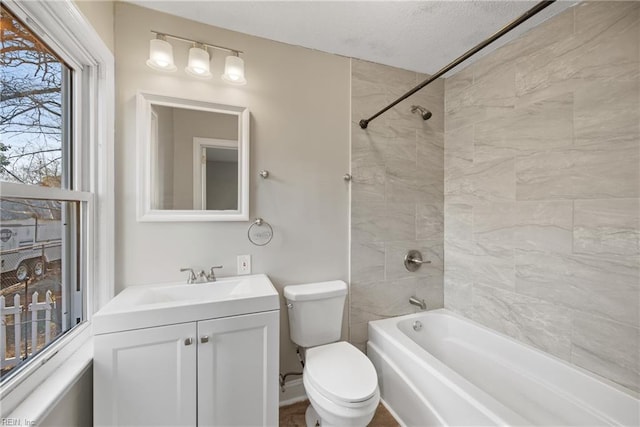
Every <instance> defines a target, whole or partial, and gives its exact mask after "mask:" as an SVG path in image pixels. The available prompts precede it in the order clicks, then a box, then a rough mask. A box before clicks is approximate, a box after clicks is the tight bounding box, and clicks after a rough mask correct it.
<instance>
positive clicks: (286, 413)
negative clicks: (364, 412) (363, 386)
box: [280, 400, 400, 427]
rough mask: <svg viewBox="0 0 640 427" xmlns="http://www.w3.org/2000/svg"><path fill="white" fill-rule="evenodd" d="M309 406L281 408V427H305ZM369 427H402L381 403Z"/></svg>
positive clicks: (305, 404) (297, 404)
mask: <svg viewBox="0 0 640 427" xmlns="http://www.w3.org/2000/svg"><path fill="white" fill-rule="evenodd" d="M307 406H309V401H308V400H304V401H302V402H298V403H294V404H292V405H288V406H283V407H281V408H280V427H305V422H304V413H305V411H306V410H307ZM369 427H400V424H398V422H397V421H396V420H395V418H393V416H392V415H391V414H390V413H389V411H387V408H385V407H384V406H382V403H381V404H380V405H379V406H378V409H377V410H376V415H375V416H374V417H373V420H371V422H370V423H369Z"/></svg>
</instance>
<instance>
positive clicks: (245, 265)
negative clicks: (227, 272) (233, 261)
mask: <svg viewBox="0 0 640 427" xmlns="http://www.w3.org/2000/svg"><path fill="white" fill-rule="evenodd" d="M241 274H251V255H238V275H241Z"/></svg>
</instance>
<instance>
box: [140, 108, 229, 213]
mask: <svg viewBox="0 0 640 427" xmlns="http://www.w3.org/2000/svg"><path fill="white" fill-rule="evenodd" d="M238 129H239V126H238V115H237V114H225V113H221V112H212V111H199V110H193V109H187V108H179V107H172V106H166V105H160V104H153V103H152V104H151V129H150V132H151V134H150V137H151V138H150V142H151V144H150V148H151V151H152V153H151V154H152V155H151V159H150V160H151V162H150V163H151V165H150V166H151V171H150V172H151V193H152V194H151V208H152V209H157V210H216V211H220V210H222V211H224V210H234V211H235V210H238V209H239V207H238V206H239V197H240V191H239V188H240V186H239V177H240V172H241V171H240V168H239V161H240V150H239V135H238Z"/></svg>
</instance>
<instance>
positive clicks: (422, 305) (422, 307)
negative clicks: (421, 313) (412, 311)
mask: <svg viewBox="0 0 640 427" xmlns="http://www.w3.org/2000/svg"><path fill="white" fill-rule="evenodd" d="M409 304H413V305H417V306H418V307H420V310H426V309H427V303H426V302H424V300H423V299H418V298H416V297H411V298H409Z"/></svg>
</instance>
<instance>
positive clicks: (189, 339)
mask: <svg viewBox="0 0 640 427" xmlns="http://www.w3.org/2000/svg"><path fill="white" fill-rule="evenodd" d="M191 344H193V338H187V339H185V340H184V345H191Z"/></svg>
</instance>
